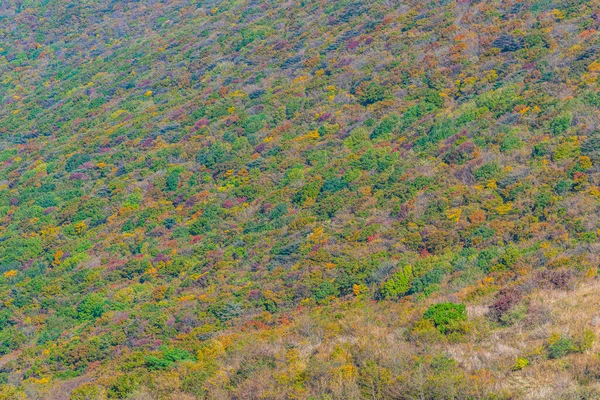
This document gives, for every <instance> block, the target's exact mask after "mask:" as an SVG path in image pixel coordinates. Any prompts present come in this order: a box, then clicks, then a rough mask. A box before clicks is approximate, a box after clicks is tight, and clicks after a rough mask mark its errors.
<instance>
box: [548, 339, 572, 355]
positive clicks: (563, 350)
mask: <svg viewBox="0 0 600 400" xmlns="http://www.w3.org/2000/svg"><path fill="white" fill-rule="evenodd" d="M546 348H547V350H548V358H551V359H556V358H561V357H564V356H566V355H567V354H569V353H572V352H573V351H575V346H574V345H573V341H572V340H571V339H570V338H567V337H565V336H559V335H553V336H551V337H550V339H548V344H547V346H546Z"/></svg>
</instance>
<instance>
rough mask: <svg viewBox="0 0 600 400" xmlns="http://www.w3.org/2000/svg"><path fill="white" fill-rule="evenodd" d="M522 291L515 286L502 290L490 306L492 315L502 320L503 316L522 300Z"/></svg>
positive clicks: (493, 317)
mask: <svg viewBox="0 0 600 400" xmlns="http://www.w3.org/2000/svg"><path fill="white" fill-rule="evenodd" d="M521 298H522V295H521V292H520V291H519V290H517V289H515V288H509V289H506V290H503V291H501V292H500V294H499V296H498V298H497V299H496V301H495V302H494V304H492V305H491V306H490V317H491V318H492V319H494V320H496V321H501V320H502V317H503V316H504V315H505V314H506V313H508V312H509V311H510V310H511V309H512V308H513V307H514V306H516V305H517V304H519V302H520V301H521Z"/></svg>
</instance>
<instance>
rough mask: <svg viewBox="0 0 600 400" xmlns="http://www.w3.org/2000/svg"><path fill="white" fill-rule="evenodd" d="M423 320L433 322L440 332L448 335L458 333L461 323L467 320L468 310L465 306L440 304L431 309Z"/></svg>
mask: <svg viewBox="0 0 600 400" xmlns="http://www.w3.org/2000/svg"><path fill="white" fill-rule="evenodd" d="M423 318H425V319H428V320H430V321H431V322H433V324H434V325H435V327H436V328H437V329H438V330H439V331H440V332H442V333H445V334H448V333H450V332H455V331H458V330H459V325H460V323H461V322H463V321H466V320H467V308H466V307H465V305H464V304H455V303H438V304H434V305H432V306H431V307H429V309H428V310H427V311H426V312H425V314H424V315H423Z"/></svg>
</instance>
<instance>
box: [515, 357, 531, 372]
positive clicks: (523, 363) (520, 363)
mask: <svg viewBox="0 0 600 400" xmlns="http://www.w3.org/2000/svg"><path fill="white" fill-rule="evenodd" d="M528 365H529V360H528V359H526V358H525V357H518V358H517V361H515V365H514V366H513V368H512V369H513V371H520V370H522V369H523V368H525V367H527V366H528Z"/></svg>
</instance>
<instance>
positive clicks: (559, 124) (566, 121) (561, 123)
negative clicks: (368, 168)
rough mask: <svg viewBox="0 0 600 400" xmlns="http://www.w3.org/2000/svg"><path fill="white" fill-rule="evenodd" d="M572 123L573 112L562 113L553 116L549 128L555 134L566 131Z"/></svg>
mask: <svg viewBox="0 0 600 400" xmlns="http://www.w3.org/2000/svg"><path fill="white" fill-rule="evenodd" d="M572 123H573V114H571V113H564V114H561V115H559V116H558V117H556V118H554V119H553V120H552V122H551V123H550V128H551V129H552V132H553V133H554V134H555V135H559V134H561V133H564V132H566V130H567V129H569V127H570V126H571V124H572Z"/></svg>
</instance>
